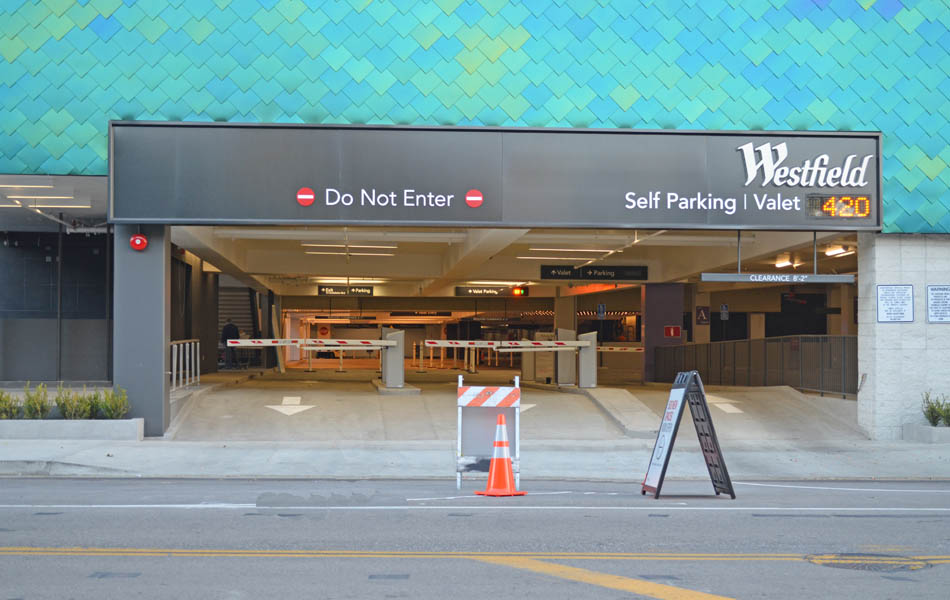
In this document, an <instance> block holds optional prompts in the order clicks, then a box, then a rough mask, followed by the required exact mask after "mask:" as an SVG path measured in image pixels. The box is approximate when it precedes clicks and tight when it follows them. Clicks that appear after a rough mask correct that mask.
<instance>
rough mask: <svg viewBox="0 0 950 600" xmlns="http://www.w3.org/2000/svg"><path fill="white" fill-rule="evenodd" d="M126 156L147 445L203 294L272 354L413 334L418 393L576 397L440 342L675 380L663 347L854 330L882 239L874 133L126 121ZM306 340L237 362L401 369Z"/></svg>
mask: <svg viewBox="0 0 950 600" xmlns="http://www.w3.org/2000/svg"><path fill="white" fill-rule="evenodd" d="M110 143H111V147H112V154H111V163H110V187H111V200H110V207H109V218H110V221H111V222H112V223H114V224H115V227H116V248H115V250H116V252H115V255H116V259H115V265H116V270H115V329H114V339H115V353H114V357H115V358H114V373H115V381H116V383H117V384H118V385H121V386H123V387H126V388H127V389H129V392H130V398H132V399H133V410H134V412H135V413H136V414H137V415H138V416H144V417H145V418H146V428H147V431H148V433H149V435H160V434H161V433H163V432H164V431H165V430H166V429H167V427H168V426H169V423H170V408H169V388H170V385H171V384H170V379H169V373H170V372H171V371H173V369H174V368H177V366H178V365H173V364H171V357H170V354H169V352H168V348H169V344H170V343H172V342H174V341H178V340H174V339H173V336H172V333H171V332H172V331H173V330H175V331H181V332H182V333H180V334H179V335H185V334H186V332H185V331H184V329H183V328H182V322H183V320H184V319H185V318H186V317H187V315H188V314H190V315H191V316H190V321H189V323H190V324H191V325H190V327H191V330H193V331H197V330H198V326H197V321H199V320H201V319H199V315H198V314H196V313H195V312H194V310H195V308H194V307H195V306H197V305H198V304H199V303H200V300H201V299H200V298H199V296H200V295H201V294H203V293H209V294H210V293H213V294H214V295H215V296H216V299H217V300H218V302H217V303H216V308H217V316H218V317H219V318H216V319H215V321H216V322H219V323H218V324H219V325H223V324H224V322H226V320H227V319H229V318H230V319H231V320H232V322H234V323H238V322H240V324H243V327H241V326H238V327H237V329H238V330H239V335H243V336H245V337H247V338H251V339H282V338H304V339H311V340H320V339H334V338H339V339H365V340H379V339H381V336H382V335H383V334H382V332H383V331H384V330H387V329H397V330H400V331H403V332H404V333H405V343H404V345H403V346H402V348H403V349H402V353H403V356H401V360H402V363H403V370H404V372H405V375H406V381H407V383H408V384H410V385H411V384H413V379H417V380H420V381H425V380H426V378H428V379H429V380H432V381H435V382H438V383H439V384H446V385H449V386H450V387H451V382H452V378H453V377H454V375H455V372H456V371H464V372H466V373H472V371H473V370H474V371H481V372H483V373H486V375H484V376H486V377H488V376H491V374H492V373H493V372H495V374H496V375H498V377H500V378H507V377H508V375H509V374H512V373H520V374H525V372H526V370H527V371H530V373H531V375H532V378H533V379H534V380H535V381H537V382H538V383H539V384H549V383H550V384H551V385H557V384H562V385H571V384H576V383H577V382H576V367H574V369H575V370H574V378H575V379H574V380H573V381H572V379H571V377H565V378H563V379H562V375H564V374H565V373H566V372H568V371H570V370H571V367H570V366H569V361H567V360H562V358H561V357H562V356H565V354H563V353H561V354H559V355H558V356H549V355H552V354H554V353H553V352H540V353H536V354H534V353H532V354H528V353H525V354H520V353H502V352H497V351H493V350H492V349H490V348H489V349H487V350H485V349H479V350H477V351H472V352H470V353H469V355H468V356H467V357H466V356H464V355H461V356H460V355H459V352H458V351H451V350H442V349H439V350H436V349H435V348H431V347H427V346H426V344H425V342H426V340H453V339H455V340H484V341H487V340H498V341H508V340H512V341H513V340H539V341H545V340H557V339H561V340H564V339H568V338H570V339H576V337H577V336H578V335H581V334H584V333H591V332H596V334H597V345H598V346H599V347H602V348H603V350H602V351H599V352H598V356H597V366H598V367H599V371H598V373H599V374H601V375H602V377H601V378H600V381H601V383H611V382H616V383H617V384H625V383H628V382H639V381H658V380H661V379H662V378H663V377H664V376H665V373H666V372H667V371H668V370H669V368H670V366H669V365H671V364H674V363H672V362H670V360H672V359H670V360H668V358H667V355H666V354H661V353H658V351H657V349H658V348H661V347H667V346H672V347H679V346H688V345H690V344H694V345H695V344H709V345H714V344H718V343H723V342H729V341H733V340H751V339H764V338H771V337H777V336H783V335H786V334H796V335H806V334H808V335H830V334H835V335H854V333H855V325H854V322H853V316H854V314H855V308H854V304H853V303H854V298H855V297H856V294H855V293H854V284H853V282H854V277H855V275H856V273H857V262H856V256H857V254H856V252H857V239H856V232H857V231H859V230H878V229H879V228H880V183H879V182H880V151H879V146H880V140H879V135H878V134H873V133H806V132H673V131H671V132H639V131H588V130H530V129H525V130H521V129H497V128H413V127H405V128H403V127H371V126H358V127H357V126H353V127H348V126H303V125H241V124H208V123H200V124H199V123H138V122H114V123H112V124H111V126H110ZM132 236H143V237H144V238H145V240H147V244H146V245H145V246H144V247H141V244H139V246H140V247H136V244H131V243H130V239H131V238H132ZM183 264H186V265H187V266H188V268H189V269H190V271H189V272H190V273H191V275H192V279H190V281H191V282H192V283H191V284H188V285H191V287H190V288H189V289H187V290H185V291H182V286H186V279H188V278H187V277H184V276H182V277H179V278H176V277H175V276H174V274H175V273H176V272H181V270H182V267H181V266H180V265H183ZM176 265H178V266H176ZM197 273H201V274H208V277H213V278H214V279H216V284H217V285H216V286H215V289H214V291H213V292H210V291H207V290H204V291H201V293H199V290H196V289H195V283H194V281H195V279H194V276H195V275H196V274H197ZM241 298H244V299H245V301H244V302H243V304H244V307H243V308H242V307H241V306H240V305H241V304H242V301H241ZM225 299H229V300H230V302H231V304H229V305H228V306H230V307H232V308H226V307H225V304H224V300H225ZM234 299H238V300H237V302H236V303H235V302H234ZM176 303H177V304H176ZM173 307H174V308H175V310H173ZM238 309H240V313H241V314H238V313H237V312H235V313H234V314H233V315H230V314H227V311H230V310H234V311H238ZM189 311H191V313H189ZM200 316H201V317H202V318H205V319H206V318H207V315H206V314H202V315H200ZM242 330H243V331H242ZM217 342H218V340H217V339H214V340H210V344H211V345H212V347H217ZM205 345H206V346H207V345H208V344H207V343H206V344H205ZM304 346H306V344H297V345H295V346H293V345H292V346H288V347H285V348H282V349H280V350H273V349H270V350H267V351H254V352H253V353H252V352H250V351H248V352H242V353H240V354H239V355H238V356H235V357H233V358H234V360H235V363H236V364H237V365H238V366H247V367H262V368H272V367H278V368H283V370H284V371H285V372H287V373H291V374H293V375H294V376H295V377H299V378H300V379H301V380H310V381H324V380H327V379H331V378H334V377H336V378H337V379H338V380H339V381H344V382H345V381H346V380H347V378H350V379H351V380H352V379H353V377H355V374H357V373H365V374H366V376H367V377H371V376H373V375H375V374H376V371H377V370H378V369H379V361H380V356H379V354H380V353H381V352H380V350H379V349H377V348H374V349H372V350H367V351H364V352H360V351H358V350H352V351H347V350H343V351H341V350H332V349H320V348H317V347H316V346H318V344H310V346H313V347H310V348H307V347H304ZM205 350H206V351H207V350H208V349H207V348H206V349H205ZM720 354H721V353H720ZM694 355H695V352H694ZM710 355H711V353H710V352H707V353H706V354H704V355H703V356H710ZM221 358H222V360H221V363H222V364H220V365H219V366H221V367H223V366H226V365H227V358H228V357H227V350H226V349H225V353H224V355H223V356H222V357H221ZM706 368H710V369H720V370H721V366H717V365H712V364H711V363H709V364H707V365H706ZM361 376H362V375H361ZM440 377H443V378H444V379H445V382H440V381H439V379H440ZM289 397H291V398H293V397H294V396H293V395H292V394H290V395H289ZM291 402H293V400H291ZM290 406H294V405H293V404H291V405H290Z"/></svg>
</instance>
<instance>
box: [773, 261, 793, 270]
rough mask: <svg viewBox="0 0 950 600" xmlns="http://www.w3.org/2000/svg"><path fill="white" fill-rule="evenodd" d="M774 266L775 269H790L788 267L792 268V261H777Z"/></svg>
mask: <svg viewBox="0 0 950 600" xmlns="http://www.w3.org/2000/svg"><path fill="white" fill-rule="evenodd" d="M775 266H776V268H779V269H784V268H785V267H790V266H792V261H790V260H788V259H785V260H780V261H778V262H776V263H775Z"/></svg>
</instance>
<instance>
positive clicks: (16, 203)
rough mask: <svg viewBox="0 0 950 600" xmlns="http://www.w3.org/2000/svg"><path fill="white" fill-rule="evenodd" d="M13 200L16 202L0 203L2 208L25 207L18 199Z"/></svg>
mask: <svg viewBox="0 0 950 600" xmlns="http://www.w3.org/2000/svg"><path fill="white" fill-rule="evenodd" d="M13 202H14V204H0V208H23V204H21V203H20V202H19V201H18V200H14V201H13Z"/></svg>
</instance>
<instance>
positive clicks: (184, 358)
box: [169, 340, 201, 390]
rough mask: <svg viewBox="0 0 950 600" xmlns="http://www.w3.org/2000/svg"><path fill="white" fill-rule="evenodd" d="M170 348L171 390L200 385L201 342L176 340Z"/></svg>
mask: <svg viewBox="0 0 950 600" xmlns="http://www.w3.org/2000/svg"><path fill="white" fill-rule="evenodd" d="M169 346H170V348H171V353H172V356H171V359H172V370H171V389H172V390H176V389H178V388H180V387H185V386H188V385H193V384H194V385H197V384H199V383H201V360H200V358H201V340H176V341H174V342H172V343H171V344H169Z"/></svg>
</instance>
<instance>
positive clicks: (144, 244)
mask: <svg viewBox="0 0 950 600" xmlns="http://www.w3.org/2000/svg"><path fill="white" fill-rule="evenodd" d="M129 246H130V247H131V248H132V249H133V250H137V251H139V252H141V251H142V250H145V249H146V248H148V238H146V237H145V236H144V235H142V234H141V233H136V234H135V235H133V236H132V237H131V238H129Z"/></svg>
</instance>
